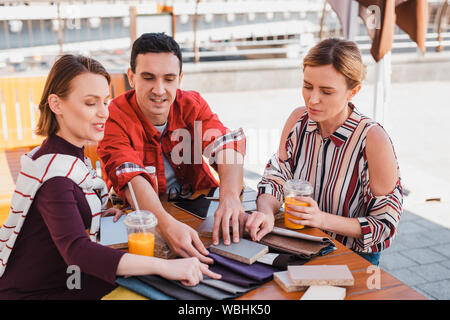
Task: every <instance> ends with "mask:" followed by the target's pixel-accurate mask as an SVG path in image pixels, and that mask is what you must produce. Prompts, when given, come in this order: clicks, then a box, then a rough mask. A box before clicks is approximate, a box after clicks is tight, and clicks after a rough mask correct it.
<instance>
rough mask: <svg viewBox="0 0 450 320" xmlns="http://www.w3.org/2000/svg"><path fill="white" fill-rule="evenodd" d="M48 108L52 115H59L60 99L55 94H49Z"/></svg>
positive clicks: (60, 111)
mask: <svg viewBox="0 0 450 320" xmlns="http://www.w3.org/2000/svg"><path fill="white" fill-rule="evenodd" d="M47 102H48V107H49V108H50V110H52V112H53V113H54V114H61V113H62V110H61V105H60V99H59V97H58V96H57V95H56V94H51V95H49V96H48V99H47Z"/></svg>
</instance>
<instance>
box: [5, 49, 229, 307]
mask: <svg viewBox="0 0 450 320" xmlns="http://www.w3.org/2000/svg"><path fill="white" fill-rule="evenodd" d="M109 82H110V77H109V74H108V73H107V72H106V70H105V69H104V68H103V66H102V65H101V64H100V63H99V62H97V61H96V60H93V59H89V58H86V57H82V56H73V55H64V56H62V57H61V58H59V59H58V61H56V63H55V65H54V66H53V67H52V70H51V71H50V73H49V75H48V78H47V81H46V84H45V88H44V92H43V95H42V99H41V102H40V105H39V109H40V118H39V123H38V126H37V133H38V134H40V135H44V136H47V139H46V140H45V141H44V142H43V143H42V145H41V146H40V148H39V150H38V151H37V152H35V153H34V154H33V156H32V159H33V160H35V159H37V158H39V157H40V156H43V155H46V154H53V153H57V154H65V155H70V156H73V157H77V158H79V159H80V160H81V161H82V162H83V161H84V144H85V143H86V142H87V141H96V142H97V141H100V140H101V139H102V138H103V134H104V125H105V122H106V119H107V118H108V115H109V113H108V108H107V102H108V99H109V88H108V84H109ZM117 211H118V209H109V210H107V211H105V212H104V213H103V214H104V215H106V214H116V215H118V214H120V212H117ZM91 220H92V213H91V209H90V206H89V204H88V202H87V200H86V197H85V195H84V193H83V190H82V189H81V188H80V187H79V186H77V185H76V184H75V182H73V181H72V180H71V179H70V178H66V177H62V176H61V177H60V176H56V177H53V178H50V179H49V180H47V181H46V182H44V183H43V184H42V186H41V187H40V188H39V189H38V191H37V193H36V194H35V197H34V200H33V202H32V204H31V207H30V209H29V210H28V213H27V214H26V219H25V220H24V224H23V226H22V228H21V229H20V232H19V234H18V236H17V239H16V241H15V243H14V246H13V248H12V251H11V253H10V255H9V258H8V262H7V266H6V268H5V270H4V273H3V275H2V276H1V277H0V299H99V298H101V297H102V296H104V295H105V294H107V293H108V292H110V291H111V290H112V289H114V288H115V284H114V283H115V278H116V276H117V275H146V274H158V275H161V276H163V277H165V278H168V279H172V280H180V281H182V283H184V284H185V285H196V284H197V283H198V282H199V281H200V280H201V279H202V275H203V274H206V275H208V276H210V277H213V278H215V279H218V278H220V275H217V274H215V273H213V272H211V271H209V270H208V266H207V265H205V264H203V263H200V262H199V261H198V259H197V258H186V259H175V260H165V259H159V258H155V257H145V256H139V255H134V254H129V253H125V252H123V251H119V250H115V249H111V248H108V247H104V246H102V245H100V244H97V243H95V242H92V241H91V240H90V238H89V236H88V234H87V233H86V229H89V228H90V226H91ZM69 266H77V267H79V268H80V270H81V281H80V286H79V288H78V287H76V288H73V289H70V288H69V287H71V286H68V283H69V282H70V281H68V280H70V279H69V277H71V275H72V274H73V269H71V268H69Z"/></svg>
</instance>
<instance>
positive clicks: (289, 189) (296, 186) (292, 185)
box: [283, 179, 313, 229]
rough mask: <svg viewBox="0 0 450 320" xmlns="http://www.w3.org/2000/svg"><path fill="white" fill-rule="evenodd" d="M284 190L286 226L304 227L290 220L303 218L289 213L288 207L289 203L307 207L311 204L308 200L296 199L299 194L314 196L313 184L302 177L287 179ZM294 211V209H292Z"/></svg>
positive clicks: (291, 227) (292, 227)
mask: <svg viewBox="0 0 450 320" xmlns="http://www.w3.org/2000/svg"><path fill="white" fill-rule="evenodd" d="M283 192H284V225H285V226H286V228H290V229H303V228H304V227H305V226H303V225H300V224H296V223H293V222H291V221H289V220H288V219H289V218H291V219H295V220H301V218H297V217H295V216H292V215H290V214H289V213H287V209H288V208H287V207H288V206H289V205H294V206H302V207H307V206H309V204H308V203H307V202H302V201H298V200H296V199H295V197H297V196H303V197H312V196H313V188H312V185H311V184H310V183H309V182H308V181H305V180H301V179H292V180H288V181H286V183H285V184H284V186H283ZM291 211H292V209H291Z"/></svg>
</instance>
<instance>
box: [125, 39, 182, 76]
mask: <svg viewBox="0 0 450 320" xmlns="http://www.w3.org/2000/svg"><path fill="white" fill-rule="evenodd" d="M148 52H155V53H160V52H172V53H173V54H174V55H176V56H177V58H178V60H179V62H180V74H181V68H182V64H183V62H182V61H183V60H182V57H181V49H180V46H179V45H178V43H177V42H176V41H175V40H174V39H173V38H172V37H170V36H168V35H166V34H165V33H144V34H143V35H141V36H140V37H139V38H137V39H136V41H134V43H133V48H132V49H131V59H130V67H131V71H133V73H135V72H136V58H137V55H138V54H145V53H148Z"/></svg>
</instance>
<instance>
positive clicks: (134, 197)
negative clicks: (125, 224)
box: [128, 181, 144, 226]
mask: <svg viewBox="0 0 450 320" xmlns="http://www.w3.org/2000/svg"><path fill="white" fill-rule="evenodd" d="M128 188H130V193H131V197H132V198H133V202H134V206H135V208H136V213H139V212H140V209H139V205H138V203H137V200H136V195H135V194H134V191H133V186H132V185H131V182H130V181H128ZM137 216H138V218H139V223H140V224H141V226H143V225H144V220H142V216H141V215H140V214H138V215H137Z"/></svg>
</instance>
